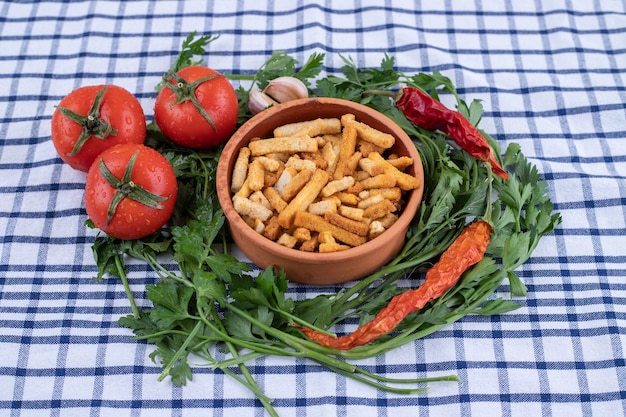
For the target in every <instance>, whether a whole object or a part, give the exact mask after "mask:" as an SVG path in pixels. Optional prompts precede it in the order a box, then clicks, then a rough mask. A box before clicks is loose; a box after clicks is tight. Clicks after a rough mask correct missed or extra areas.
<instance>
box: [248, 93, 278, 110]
mask: <svg viewBox="0 0 626 417" xmlns="http://www.w3.org/2000/svg"><path fill="white" fill-rule="evenodd" d="M276 104H278V103H277V102H276V101H274V100H273V99H272V98H271V97H270V96H268V95H267V94H265V93H263V92H261V91H259V90H252V91H250V94H249V95H248V110H250V113H252V114H257V113H260V112H262V111H263V110H265V109H267V108H268V107H271V106H274V105H276Z"/></svg>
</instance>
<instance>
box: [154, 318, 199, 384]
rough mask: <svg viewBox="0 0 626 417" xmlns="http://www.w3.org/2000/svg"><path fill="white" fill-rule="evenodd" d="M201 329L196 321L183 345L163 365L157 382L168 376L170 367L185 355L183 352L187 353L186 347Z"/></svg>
mask: <svg viewBox="0 0 626 417" xmlns="http://www.w3.org/2000/svg"><path fill="white" fill-rule="evenodd" d="M201 328H202V323H201V322H200V321H198V322H197V323H196V325H195V326H194V328H193V330H191V332H190V333H189V335H188V336H187V338H186V339H185V341H184V342H183V344H182V345H181V346H180V348H179V349H178V350H177V351H176V353H174V356H172V358H171V359H170V361H169V362H168V363H167V365H165V368H164V369H163V372H161V375H159V377H158V378H157V380H158V381H163V380H164V379H165V377H166V376H168V375H169V373H170V369H172V367H173V366H174V365H175V364H176V362H178V361H179V360H180V359H181V357H182V356H183V355H184V354H185V352H186V351H187V346H189V344H190V343H191V341H192V340H193V339H194V337H196V334H197V333H198V332H199V331H200V329H201Z"/></svg>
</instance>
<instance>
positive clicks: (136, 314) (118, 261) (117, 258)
mask: <svg viewBox="0 0 626 417" xmlns="http://www.w3.org/2000/svg"><path fill="white" fill-rule="evenodd" d="M115 268H116V269H117V273H118V274H119V276H120V279H121V280H122V285H123V286H124V291H126V297H127V298H128V302H129V303H130V308H131V309H132V310H133V316H134V317H135V318H138V317H139V308H137V303H136V302H135V296H134V295H133V292H132V290H131V289H130V284H129V283H128V277H127V276H126V271H125V270H124V265H123V264H122V260H121V259H120V254H119V253H117V254H115Z"/></svg>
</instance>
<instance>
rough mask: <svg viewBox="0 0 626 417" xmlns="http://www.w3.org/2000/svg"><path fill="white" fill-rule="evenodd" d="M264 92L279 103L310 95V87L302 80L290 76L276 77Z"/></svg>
mask: <svg viewBox="0 0 626 417" xmlns="http://www.w3.org/2000/svg"><path fill="white" fill-rule="evenodd" d="M263 92H264V93H265V94H267V95H268V96H270V97H272V98H273V99H274V100H276V101H277V102H279V103H284V102H286V101H291V100H296V99H299V98H307V97H308V96H309V89H308V88H307V86H306V85H305V84H304V83H303V82H302V81H301V80H299V79H298V78H295V77H288V76H284V77H278V78H274V79H273V80H271V81H270V82H269V84H268V85H267V87H265V89H264V90H263Z"/></svg>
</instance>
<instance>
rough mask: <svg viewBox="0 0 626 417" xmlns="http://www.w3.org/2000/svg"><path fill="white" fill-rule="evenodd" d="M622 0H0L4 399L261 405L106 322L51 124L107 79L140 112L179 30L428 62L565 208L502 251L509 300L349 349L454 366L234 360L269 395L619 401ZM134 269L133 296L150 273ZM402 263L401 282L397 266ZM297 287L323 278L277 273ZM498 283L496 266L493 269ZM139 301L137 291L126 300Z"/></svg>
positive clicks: (609, 408) (112, 318)
mask: <svg viewBox="0 0 626 417" xmlns="http://www.w3.org/2000/svg"><path fill="white" fill-rule="evenodd" d="M625 8H626V3H624V2H623V1H610V0H607V1H604V0H603V1H587V2H582V1H576V2H574V1H566V0H562V1H561V0H546V1H539V0H536V1H523V2H522V1H518V2H511V1H507V0H494V1H489V2H482V1H472V2H454V1H445V2H423V3H422V2H419V1H415V2H407V1H401V0H397V1H392V0H386V1H381V0H360V1H356V2H330V1H317V2H313V1H297V2H295V1H294V2H288V1H272V0H254V1H248V0H244V1H237V2H235V1H228V2H227V1H220V2H217V1H215V2H213V1H209V2H202V1H186V2H183V1H165V0H163V1H158V2H157V1H140V0H131V1H70V0H64V1H62V0H58V1H17V0H3V1H0V140H1V142H0V144H1V145H0V239H1V242H2V243H1V246H0V415H2V416H13V417H18V416H21V417H25V416H42V415H51V416H63V417H66V416H115V417H117V416H163V415H171V416H196V415H197V416H207V415H213V416H261V415H263V414H264V410H263V408H262V406H261V404H260V403H259V402H258V401H257V400H256V399H255V397H254V396H253V395H252V394H251V393H250V392H248V391H246V390H245V389H243V388H242V387H240V386H239V385H238V384H237V383H236V382H233V381H232V380H231V379H230V378H229V377H227V376H224V375H222V374H220V373H214V372H212V371H211V370H210V369H208V368H202V367H200V368H196V369H195V370H194V372H195V376H194V380H193V382H191V383H189V384H188V385H187V386H186V387H184V388H176V387H174V386H172V385H171V384H170V383H169V382H168V381H164V382H157V376H158V374H159V373H160V372H161V368H160V367H159V366H157V365H155V364H154V363H153V362H152V361H151V359H150V358H149V354H150V352H151V351H152V347H151V346H149V345H146V344H144V343H141V342H137V341H134V340H133V339H132V334H131V333H130V331H129V330H127V329H124V328H121V327H119V326H118V325H117V320H118V318H119V317H120V316H122V315H125V314H128V313H129V305H128V301H127V299H126V296H125V293H124V290H123V288H122V285H121V283H120V282H119V281H117V280H114V279H110V280H107V281H105V282H101V283H99V282H96V281H94V279H93V277H94V275H95V273H96V267H95V265H94V262H93V257H92V254H91V242H92V241H93V238H94V235H95V232H94V231H92V230H89V229H87V228H85V227H84V221H85V220H86V215H85V211H84V208H83V201H82V198H83V186H84V182H85V177H84V174H82V173H80V172H77V171H74V170H72V169H71V168H70V167H69V166H67V165H65V164H63V163H62V162H61V160H60V159H59V158H58V157H57V155H56V152H55V150H54V148H53V146H52V143H51V141H50V118H51V115H52V112H53V110H54V105H55V104H58V102H59V101H60V100H61V98H62V97H63V96H64V95H66V94H67V93H68V92H70V91H71V90H73V89H75V88H77V87H80V86H84V85H90V84H98V83H115V84H118V85H120V86H123V87H125V88H126V89H128V90H130V91H132V92H133V93H134V94H135V95H136V96H137V97H138V98H139V99H140V101H141V103H142V105H143V107H144V110H145V112H146V114H147V115H148V117H149V118H151V117H152V104H153V100H154V97H155V92H154V86H155V84H156V83H157V82H158V81H159V78H160V76H161V75H162V73H163V72H164V70H166V69H167V68H168V67H169V65H170V64H171V62H172V60H173V58H174V57H175V56H176V55H177V53H178V51H179V49H180V44H181V41H182V39H184V37H185V36H186V35H187V34H188V33H190V32H191V31H193V30H198V31H199V32H203V33H207V34H220V35H221V36H220V38H219V39H218V40H217V41H215V42H213V43H211V44H210V46H209V54H208V64H209V65H210V66H211V67H213V68H215V69H217V70H220V71H224V72H230V73H233V72H242V73H252V72H254V71H256V69H257V68H258V67H259V66H260V65H261V64H262V63H263V62H265V60H266V59H267V58H268V57H269V56H270V55H271V53H272V52H273V51H278V50H281V51H286V52H287V53H288V54H290V55H292V56H294V57H296V58H298V59H299V60H301V61H304V60H305V59H306V58H308V56H309V55H310V54H312V53H313V52H325V53H326V54H327V55H326V58H325V61H324V65H325V67H324V68H325V71H326V72H328V73H336V72H338V71H339V69H340V67H341V65H342V61H341V58H340V55H343V56H349V57H351V58H352V59H353V60H354V61H355V62H356V63H357V65H358V66H360V67H367V66H377V65H379V63H380V61H381V59H382V57H383V56H384V54H385V53H387V54H389V55H391V56H394V57H395V58H396V60H397V65H398V66H399V68H400V69H401V70H403V71H405V72H408V73H412V72H418V71H425V72H432V71H434V70H438V71H441V72H442V73H443V74H444V75H446V76H448V77H450V78H451V79H452V81H453V82H454V83H455V85H456V86H457V87H458V89H459V92H460V93H461V95H463V96H464V97H466V98H468V99H473V98H478V99H481V100H482V101H483V105H484V107H485V109H486V114H485V116H484V118H483V121H482V124H481V126H482V127H483V128H484V129H485V130H486V131H488V132H490V133H491V134H492V135H493V136H494V137H495V138H497V139H498V140H499V141H501V142H502V144H503V145H505V144H506V143H509V142H517V143H519V144H520V145H521V147H522V150H523V152H524V153H525V155H526V156H527V157H529V159H530V160H531V161H532V162H533V163H534V164H536V165H537V167H538V168H539V170H540V171H541V173H542V174H543V176H544V177H545V179H546V180H547V183H548V189H549V194H550V195H551V197H552V199H553V201H554V202H555V205H556V209H557V210H558V211H560V213H561V215H562V217H563V224H562V225H561V226H560V227H559V228H558V229H557V230H556V231H555V232H554V233H553V234H551V235H550V236H547V237H546V238H544V239H543V240H542V241H541V244H540V246H539V247H538V248H537V250H536V252H535V254H534V256H533V257H532V258H531V259H530V260H529V262H527V263H526V264H525V265H523V266H522V267H521V268H520V270H519V275H520V276H521V278H522V279H523V280H524V282H525V283H526V285H527V286H528V289H529V291H528V296H527V297H526V298H523V299H520V300H519V302H520V303H521V305H522V308H520V309H518V310H516V311H514V312H512V313H508V314H505V315H501V316H497V317H492V318H483V317H468V318H466V319H464V320H463V321H461V322H458V323H456V324H454V325H451V326H449V327H448V328H445V329H443V330H441V331H439V332H438V333H436V334H434V335H432V336H430V337H427V338H425V339H423V340H419V341H417V342H415V343H414V344H409V345H406V346H404V347H402V348H399V349H397V350H394V351H392V352H389V353H387V354H385V355H383V356H380V357H377V358H374V359H371V360H368V361H364V362H363V363H362V365H364V366H369V367H371V368H372V369H373V370H375V371H376V372H379V373H383V374H387V375H389V376H392V377H402V376H406V377H432V376H439V375H448V374H457V375H458V376H459V377H460V379H461V382H460V383H457V382H443V383H435V384H431V385H430V390H429V391H428V392H427V393H425V394H422V395H413V396H402V395H393V394H386V393H383V392H379V391H375V390H373V389H370V388H368V387H366V386H364V385H362V384H359V383H356V382H353V381H351V380H346V379H345V378H343V377H341V376H337V375H336V374H334V373H331V372H328V371H326V370H324V369H323V368H321V367H319V366H317V365H316V364H314V363H311V362H308V361H304V360H293V359H282V358H275V357H267V358H263V359H259V360H257V361H256V362H253V363H251V371H252V373H253V374H254V376H255V378H256V379H257V380H258V382H259V384H260V385H261V387H262V388H263V389H264V390H265V391H266V393H267V394H268V395H269V396H270V397H272V398H274V399H275V400H274V406H275V407H276V409H277V411H278V412H279V413H280V415H281V416H282V417H289V416H349V417H354V416H358V417H369V416H379V417H382V416H393V417H415V416H429V417H438V416H472V417H483V416H541V415H543V416H555V417H557V416H563V417H574V416H611V417H617V416H624V415H625V414H626V406H625V404H626V363H625V350H626V343H625V342H626V281H625V278H626V237H625V236H626V220H625V219H626V105H625V104H624V103H626V88H625V86H626V50H625V49H624V45H625V39H626V38H625V35H626V9H625ZM130 280H131V284H132V289H133V291H134V292H135V293H136V294H137V296H138V298H139V301H140V304H141V303H143V304H142V305H141V306H147V302H146V301H145V300H144V299H143V297H142V295H141V294H142V293H143V289H144V287H145V284H146V283H147V282H152V281H153V280H154V276H153V275H152V273H151V272H150V270H149V269H148V268H147V267H146V266H145V265H143V264H141V263H135V264H132V265H131V271H130ZM406 285H410V283H406ZM293 291H294V292H295V293H297V296H298V297H306V296H308V295H310V294H313V293H315V292H316V291H319V289H312V288H306V287H302V286H294V288H293ZM501 292H502V294H507V293H508V289H507V288H506V287H503V288H501ZM141 306H140V307H141Z"/></svg>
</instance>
